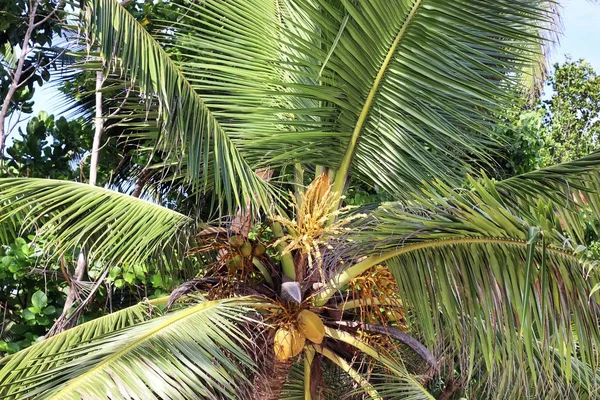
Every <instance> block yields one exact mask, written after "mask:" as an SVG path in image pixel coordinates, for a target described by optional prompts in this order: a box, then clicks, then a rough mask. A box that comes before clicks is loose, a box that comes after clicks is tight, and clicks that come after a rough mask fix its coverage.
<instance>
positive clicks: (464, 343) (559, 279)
mask: <svg viewBox="0 0 600 400" xmlns="http://www.w3.org/2000/svg"><path fill="white" fill-rule="evenodd" d="M488 183H490V182H488ZM471 184H472V186H473V187H474V189H473V190H470V191H462V192H461V191H456V190H454V189H452V188H451V187H449V186H447V185H445V184H443V183H441V182H437V183H436V184H434V185H432V186H430V187H429V188H428V190H426V195H424V196H423V197H422V198H420V199H418V200H416V201H415V202H414V203H413V204H411V205H410V206H406V205H402V204H397V203H388V204H384V205H382V206H381V207H380V208H379V209H378V210H376V211H375V212H373V213H372V215H371V217H370V218H371V220H370V221H369V219H366V220H363V221H362V223H363V224H367V227H366V228H363V229H362V230H359V229H357V230H356V231H355V232H354V233H353V234H352V237H353V239H354V241H355V242H356V243H359V247H360V251H359V254H361V255H371V256H370V257H368V258H367V259H365V260H363V261H361V262H359V263H358V264H356V265H353V266H351V267H349V268H347V269H346V270H344V271H342V272H340V273H339V276H338V277H337V278H335V279H334V280H332V281H331V282H330V286H329V288H328V290H326V291H325V294H323V295H321V299H323V298H326V297H327V296H328V295H331V294H332V293H334V291H335V290H336V288H339V287H341V286H342V285H344V284H345V283H347V282H348V281H349V279H351V278H352V277H354V276H357V274H359V273H360V272H362V271H364V270H366V269H368V268H370V267H371V266H374V265H377V264H379V263H385V264H386V265H387V266H388V268H390V270H391V271H392V272H393V274H394V276H395V278H396V280H397V281H398V285H399V293H400V295H401V297H402V298H403V302H405V303H403V304H406V306H407V308H408V309H409V310H410V311H411V318H412V320H413V324H414V325H413V328H414V329H416V330H417V331H419V333H420V334H421V335H422V336H423V337H424V339H425V341H426V344H427V345H428V347H430V348H433V347H434V346H436V344H439V340H440V337H444V336H445V335H447V336H448V337H449V338H450V339H449V341H450V343H451V346H453V347H454V348H457V349H463V351H462V353H461V354H459V356H460V357H459V358H461V360H462V362H463V364H462V366H463V368H464V370H463V371H462V372H461V373H462V374H464V376H472V375H471V373H472V368H473V366H474V364H473V357H474V354H478V355H479V356H480V357H481V359H482V360H483V361H482V368H483V369H484V370H485V371H486V375H485V380H486V381H487V382H488V383H489V384H490V387H491V388H492V389H493V388H494V386H493V383H494V382H510V385H511V387H520V388H523V390H524V393H529V394H531V391H534V390H543V389H544V388H545V387H550V386H551V387H553V388H557V390H559V389H560V388H568V387H570V384H571V382H572V380H573V379H574V377H573V371H572V369H571V368H572V360H578V362H581V363H583V364H584V365H589V369H585V368H580V369H579V371H580V372H581V373H586V372H589V371H593V370H595V368H597V366H598V356H599V350H600V349H598V343H600V324H599V322H600V307H599V302H598V301H599V297H598V294H597V293H596V294H594V295H592V296H591V297H590V295H591V294H592V289H593V287H594V285H595V284H597V283H598V282H600V276H599V274H598V271H597V270H596V269H595V268H593V265H594V261H593V260H587V259H585V257H584V254H582V250H581V248H580V247H578V246H577V245H573V244H572V239H571V238H569V237H568V236H567V235H566V234H565V233H563V230H562V228H561V224H560V218H559V214H557V213H556V212H555V211H556V210H555V208H553V204H552V203H551V202H548V201H546V202H544V201H542V200H541V199H537V200H536V202H534V203H533V205H536V207H529V205H528V207H523V208H521V209H519V210H518V211H519V212H517V208H518V207H517V206H518V204H517V203H515V202H511V198H510V197H508V198H504V197H502V196H501V195H500V194H499V192H498V191H496V190H495V189H494V185H493V183H490V184H491V186H485V185H482V184H479V183H478V182H476V181H475V180H471ZM595 196H597V194H596V195H595ZM369 224H371V225H370V226H368V225H369ZM361 243H363V244H364V245H360V244H361ZM374 243H375V244H376V245H375V246H373V244H374ZM536 347H538V349H537V350H536ZM536 351H537V352H539V353H540V354H541V355H543V356H544V357H546V358H545V359H544V361H545V362H546V363H545V364H544V363H536V361H535V360H536V356H535V354H534V353H535V352H536ZM550 355H552V356H550ZM558 355H559V356H560V357H558ZM538 358H539V357H538ZM555 363H559V364H560V367H561V368H562V371H564V373H563V374H561V375H560V376H557V374H556V373H554V369H553V368H552V366H553V365H554V364H555ZM556 379H559V381H556ZM578 380H582V381H587V382H589V385H587V386H586V387H585V388H587V389H586V390H589V389H591V390H595V389H594V388H597V387H598V385H600V381H598V380H597V377H596V376H595V375H587V376H583V377H581V376H580V377H578ZM515 382H519V383H518V384H517V383H515ZM585 388H583V387H582V390H584V389H585ZM492 389H490V390H492ZM501 393H502V392H495V393H494V395H501ZM564 393H566V392H564ZM564 393H563V394H564ZM581 395H582V396H586V395H587V396H589V395H590V392H589V391H587V392H586V391H582V393H581Z"/></svg>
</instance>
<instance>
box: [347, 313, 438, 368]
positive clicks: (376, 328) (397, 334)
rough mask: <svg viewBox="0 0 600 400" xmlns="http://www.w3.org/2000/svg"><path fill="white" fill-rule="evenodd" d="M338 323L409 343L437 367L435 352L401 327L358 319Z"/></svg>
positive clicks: (416, 351) (424, 358)
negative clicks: (369, 322) (362, 321)
mask: <svg viewBox="0 0 600 400" xmlns="http://www.w3.org/2000/svg"><path fill="white" fill-rule="evenodd" d="M337 324H338V325H340V326H346V327H349V328H360V329H362V330H364V331H369V332H374V333H379V334H382V335H387V336H389V337H391V338H392V339H396V340H397V341H399V342H402V343H404V344H405V345H407V346H408V347H410V348H411V349H412V350H413V351H414V352H415V353H417V354H418V355H419V356H420V357H421V358H422V359H423V360H425V362H427V364H428V365H429V366H430V367H431V368H432V369H437V360H436V358H435V357H434V356H433V354H431V352H430V351H429V349H428V348H427V347H425V345H423V344H422V343H421V342H419V341H418V340H417V339H415V338H414V337H412V336H410V335H409V334H407V333H404V332H402V331H401V330H400V329H397V328H391V327H387V326H381V325H371V324H364V323H361V322H356V321H338V322H337Z"/></svg>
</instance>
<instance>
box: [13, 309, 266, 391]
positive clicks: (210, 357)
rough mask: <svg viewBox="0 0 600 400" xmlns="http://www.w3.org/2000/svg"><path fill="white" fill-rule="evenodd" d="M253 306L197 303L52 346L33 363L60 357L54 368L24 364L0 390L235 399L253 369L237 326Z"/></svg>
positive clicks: (83, 329) (246, 342) (84, 328)
mask: <svg viewBox="0 0 600 400" xmlns="http://www.w3.org/2000/svg"><path fill="white" fill-rule="evenodd" d="M255 303H256V301H255V300H251V299H248V298H245V299H244V298H238V299H225V300H215V301H206V300H201V301H199V302H196V303H193V304H190V305H188V306H186V307H183V308H180V309H178V310H176V311H173V312H170V313H168V314H166V315H164V316H160V317H158V318H155V319H152V320H150V321H147V322H143V323H136V324H134V325H132V326H130V327H127V328H125V329H120V330H116V331H113V332H106V333H105V334H103V335H99V336H98V335H93V334H92V336H93V339H92V340H88V341H85V342H81V343H79V345H77V346H73V347H70V346H68V347H67V348H66V349H65V348H64V346H63V348H61V347H60V346H57V348H52V347H50V348H48V350H47V351H45V352H44V358H41V359H40V358H37V362H40V361H43V360H44V359H45V358H47V357H49V356H55V357H58V356H59V355H60V357H59V360H60V363H59V364H58V365H55V366H53V367H52V368H49V369H46V370H45V371H43V372H41V373H39V372H37V371H36V369H37V368H36V367H35V362H36V360H35V359H30V360H29V362H30V364H28V365H20V367H23V370H22V371H20V379H19V380H18V381H16V382H12V383H11V384H8V386H4V387H3V388H2V389H3V390H4V393H6V394H5V397H6V398H15V399H17V398H31V397H32V396H33V397H43V398H47V399H79V398H104V397H109V398H112V399H130V398H143V399H169V398H182V397H186V398H191V397H194V398H220V397H224V398H230V399H236V398H238V397H237V395H238V394H239V393H238V391H239V390H241V388H242V387H243V386H244V385H246V384H247V383H248V378H246V374H247V373H249V372H250V373H251V372H252V371H253V370H254V368H255V366H254V361H253V360H252V358H251V357H250V355H249V354H248V350H249V345H250V343H251V341H250V339H249V338H248V337H247V336H246V335H245V334H244V332H243V331H242V329H241V328H240V327H239V326H238V324H239V323H242V322H248V321H249V320H248V318H247V317H245V315H246V314H247V313H248V312H250V311H251V307H252V305H253V304H255ZM76 329H77V328H76ZM88 330H91V331H92V332H93V330H94V326H91V325H89V324H84V325H81V327H79V329H78V331H74V333H71V330H69V331H66V332H64V334H63V337H64V338H69V337H70V335H73V336H79V335H82V334H85V333H86V332H87V331H88ZM64 341H66V340H65V339H63V342H64ZM55 342H56V341H55ZM17 355H18V353H17ZM32 366H33V368H32ZM164 371H168V373H164Z"/></svg>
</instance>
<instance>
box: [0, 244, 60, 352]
mask: <svg viewBox="0 0 600 400" xmlns="http://www.w3.org/2000/svg"><path fill="white" fill-rule="evenodd" d="M40 254H41V252H40V250H39V247H38V246H36V245H34V244H32V243H31V242H29V241H26V240H25V239H23V238H17V239H16V240H15V241H14V242H13V243H11V244H9V245H4V246H2V247H0V260H1V262H0V282H1V283H0V311H1V314H2V320H1V321H0V327H1V328H2V329H1V333H0V355H1V354H2V353H14V352H15V351H18V350H20V349H23V348H25V347H27V346H29V345H30V344H31V343H33V342H34V341H35V340H36V339H37V338H38V337H40V336H43V335H45V334H46V332H47V331H48V329H49V328H50V327H51V326H52V323H53V321H54V318H55V317H57V316H58V315H59V314H60V312H61V310H62V305H63V303H64V293H63V290H64V285H63V284H62V283H61V281H60V280H57V279H56V278H57V277H58V274H59V273H60V272H59V270H60V268H59V266H58V265H56V264H50V265H45V266H44V265H41V264H40V263H39V262H38V261H39V255H40Z"/></svg>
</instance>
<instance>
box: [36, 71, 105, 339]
mask: <svg viewBox="0 0 600 400" xmlns="http://www.w3.org/2000/svg"><path fill="white" fill-rule="evenodd" d="M103 81H104V74H103V73H102V70H100V71H98V72H96V130H95V133H94V142H93V144H92V158H91V161H90V177H89V184H90V185H91V186H96V181H97V178H98V153H99V151H100V142H101V140H102V133H103V131H104V118H103V117H102V92H101V89H102V83H103ZM86 270H87V260H86V257H85V254H84V253H83V250H82V251H80V252H79V257H78V259H77V266H76V267H75V273H74V274H73V277H72V279H71V281H70V282H69V293H68V294H67V299H66V300H65V306H64V307H63V311H62V313H61V315H60V317H58V319H57V320H56V321H55V322H54V325H52V328H51V329H50V331H49V332H48V333H47V334H46V337H50V336H54V335H56V334H57V333H60V332H62V331H64V330H67V329H69V328H71V327H73V326H75V324H76V323H77V320H78V319H79V316H80V315H81V313H82V312H83V308H82V307H78V308H77V309H76V310H74V311H71V308H72V307H73V305H74V304H75V301H76V300H77V299H79V298H80V293H79V290H80V283H81V282H83V278H84V276H85V272H86ZM98 287H99V285H95V286H94V288H93V289H92V293H90V294H89V295H88V297H91V296H93V294H94V293H93V291H96V290H97V289H98ZM69 312H71V314H69Z"/></svg>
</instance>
